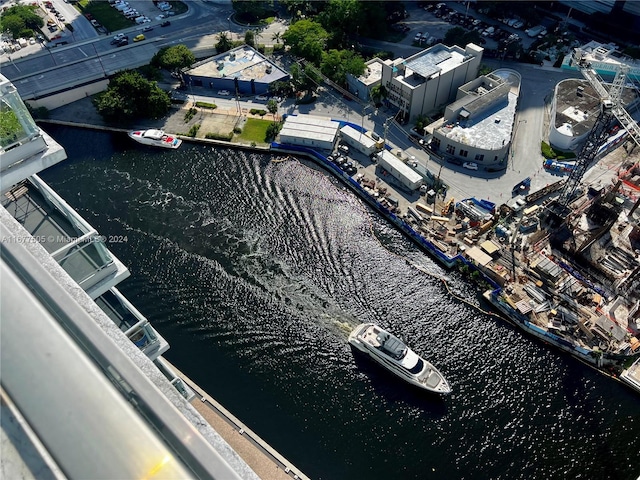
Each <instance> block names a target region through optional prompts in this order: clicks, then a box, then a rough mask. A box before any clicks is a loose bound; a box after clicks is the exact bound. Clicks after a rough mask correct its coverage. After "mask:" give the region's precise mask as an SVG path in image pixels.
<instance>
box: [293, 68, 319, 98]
mask: <svg viewBox="0 0 640 480" xmlns="http://www.w3.org/2000/svg"><path fill="white" fill-rule="evenodd" d="M289 74H290V75H291V83H292V84H293V86H294V88H295V89H296V90H298V91H309V90H313V89H314V88H315V86H316V85H317V84H318V83H320V82H321V81H322V78H321V77H318V74H317V73H316V72H315V70H314V69H313V68H309V67H305V66H304V65H300V64H298V63H294V64H292V65H291V66H290V67H289Z"/></svg>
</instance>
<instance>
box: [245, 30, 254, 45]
mask: <svg viewBox="0 0 640 480" xmlns="http://www.w3.org/2000/svg"><path fill="white" fill-rule="evenodd" d="M244 43H246V44H247V45H249V46H250V47H255V46H256V32H254V31H253V30H247V31H246V32H245V33H244Z"/></svg>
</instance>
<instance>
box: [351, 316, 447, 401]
mask: <svg viewBox="0 0 640 480" xmlns="http://www.w3.org/2000/svg"><path fill="white" fill-rule="evenodd" d="M349 343H350V344H351V345H352V346H353V347H354V348H356V349H357V350H359V351H361V352H362V353H365V354H367V355H369V356H370V357H371V359H372V360H374V361H375V362H376V363H378V364H380V365H382V366H383V367H385V368H386V369H387V370H389V371H390V372H391V373H393V374H395V375H397V376H398V377H400V378H402V379H403V380H404V381H406V382H409V383H410V384H412V385H415V386H416V387H419V388H422V389H424V390H428V391H430V392H434V393H440V394H448V393H451V387H450V386H449V382H447V380H446V379H445V378H444V376H443V375H442V374H441V373H440V372H439V371H438V369H437V368H436V367H434V366H433V365H432V364H431V363H429V362H427V361H426V360H425V359H423V358H421V357H420V356H419V355H418V354H416V353H415V352H414V351H413V350H411V349H410V348H409V347H407V346H406V345H405V344H404V343H403V342H402V340H400V339H399V338H397V337H395V336H393V335H391V334H390V333H389V332H387V331H385V330H383V329H382V328H380V327H379V326H377V325H375V324H373V323H363V324H360V325H358V326H357V327H356V328H354V329H353V331H352V332H351V334H350V335H349Z"/></svg>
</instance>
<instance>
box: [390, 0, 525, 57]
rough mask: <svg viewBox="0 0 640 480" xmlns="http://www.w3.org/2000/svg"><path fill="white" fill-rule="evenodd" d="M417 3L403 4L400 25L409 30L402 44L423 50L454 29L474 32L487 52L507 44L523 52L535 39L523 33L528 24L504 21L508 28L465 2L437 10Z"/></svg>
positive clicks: (442, 5)
mask: <svg viewBox="0 0 640 480" xmlns="http://www.w3.org/2000/svg"><path fill="white" fill-rule="evenodd" d="M418 3H419V2H411V3H407V4H406V10H407V13H408V14H409V16H408V17H407V18H405V19H403V20H401V21H400V22H399V23H401V24H404V25H406V26H407V27H409V29H408V30H406V32H405V33H406V37H405V39H404V40H402V42H400V43H402V44H405V45H415V46H419V47H425V48H426V47H428V46H431V45H433V44H434V43H438V42H441V41H442V39H443V38H444V36H445V34H446V33H447V31H448V30H449V29H451V28H453V27H462V28H464V29H465V30H468V31H471V30H475V31H477V32H478V33H479V34H480V35H481V38H482V40H481V43H482V46H483V47H484V48H485V49H487V50H496V49H498V46H499V42H509V41H516V42H521V44H522V47H523V48H524V49H525V50H526V49H528V48H529V47H530V46H531V44H532V43H533V42H534V41H535V40H536V37H533V38H532V37H529V36H528V35H527V34H526V33H525V28H526V27H527V25H526V24H525V23H524V21H522V20H520V19H517V18H507V19H505V20H507V21H511V20H512V21H511V22H510V23H511V25H509V24H508V23H507V24H505V23H501V22H498V21H496V20H493V19H490V18H488V17H486V16H485V15H484V14H482V13H479V12H476V11H475V10H472V9H469V8H467V7H466V3H458V2H448V3H447V4H444V3H442V4H438V5H441V6H440V7H437V6H436V5H434V4H429V5H426V6H424V7H423V6H419V5H418ZM516 25H517V26H518V27H517V28H516ZM491 29H492V30H491ZM418 34H420V36H418Z"/></svg>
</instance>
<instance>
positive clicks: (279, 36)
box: [271, 32, 282, 44]
mask: <svg viewBox="0 0 640 480" xmlns="http://www.w3.org/2000/svg"><path fill="white" fill-rule="evenodd" d="M281 38H282V35H281V34H280V32H276V33H274V34H273V35H272V36H271V40H274V41H275V42H276V43H277V44H280V39H281Z"/></svg>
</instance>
